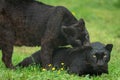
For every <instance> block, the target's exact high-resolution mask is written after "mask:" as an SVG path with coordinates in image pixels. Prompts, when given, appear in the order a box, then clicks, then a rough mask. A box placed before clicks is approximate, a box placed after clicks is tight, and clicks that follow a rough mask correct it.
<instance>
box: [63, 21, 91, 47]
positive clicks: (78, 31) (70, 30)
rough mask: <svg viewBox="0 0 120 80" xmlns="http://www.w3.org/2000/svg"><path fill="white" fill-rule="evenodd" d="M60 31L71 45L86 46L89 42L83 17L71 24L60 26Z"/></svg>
mask: <svg viewBox="0 0 120 80" xmlns="http://www.w3.org/2000/svg"><path fill="white" fill-rule="evenodd" d="M62 32H63V35H64V36H65V37H66V39H67V42H68V43H69V44H71V45H72V46H73V47H78V46H88V45H89V43H90V39H89V33H88V31H87V29H86V27H85V22H84V20H83V19H80V20H79V21H78V22H77V23H75V24H73V25H70V26H62Z"/></svg>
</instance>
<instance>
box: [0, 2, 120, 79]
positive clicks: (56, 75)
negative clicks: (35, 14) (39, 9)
mask: <svg viewBox="0 0 120 80" xmlns="http://www.w3.org/2000/svg"><path fill="white" fill-rule="evenodd" d="M39 1H42V2H44V3H46V4H51V5H54V6H57V5H61V6H65V7H67V8H68V9H69V10H70V11H71V12H72V13H73V14H74V15H75V16H76V18H77V19H80V18H84V19H85V22H86V27H87V29H88V31H89V33H90V38H91V42H94V41H100V42H103V43H105V44H107V43H113V45H114V48H113V51H112V53H111V61H110V63H109V74H103V75H102V76H97V77H94V76H93V77H91V78H89V75H86V76H82V77H79V76H77V75H74V74H72V75H69V74H67V72H66V71H60V70H59V71H56V70H55V71H43V70H42V69H40V68H39V67H37V66H29V67H27V68H23V69H21V68H18V69H17V70H9V69H6V68H5V66H4V64H3V63H2V61H0V80H120V68H119V67H120V64H119V61H120V54H119V53H120V48H119V46H120V31H119V30H120V22H119V21H120V9H119V8H120V7H119V6H120V0H39ZM37 50H39V47H34V48H31V47H15V49H14V54H13V63H14V65H15V64H17V63H18V62H19V61H21V60H22V59H23V58H25V57H26V56H29V55H30V54H32V53H33V52H35V51H37ZM0 53H1V52H0ZM0 56H2V55H1V54H0ZM0 58H1V57H0Z"/></svg>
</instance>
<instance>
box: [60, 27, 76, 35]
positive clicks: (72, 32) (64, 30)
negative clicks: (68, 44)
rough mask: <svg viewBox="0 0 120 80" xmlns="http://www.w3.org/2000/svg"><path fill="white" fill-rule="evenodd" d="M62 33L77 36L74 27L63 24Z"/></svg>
mask: <svg viewBox="0 0 120 80" xmlns="http://www.w3.org/2000/svg"><path fill="white" fill-rule="evenodd" d="M62 33H63V35H64V36H67V37H69V36H71V37H73V36H75V33H76V32H75V29H73V28H72V27H67V26H62Z"/></svg>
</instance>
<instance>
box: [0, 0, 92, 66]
mask: <svg viewBox="0 0 120 80" xmlns="http://www.w3.org/2000/svg"><path fill="white" fill-rule="evenodd" d="M89 42H90V40H89V34H88V31H87V29H86V28H85V22H84V20H83V19H80V20H77V19H76V18H75V17H74V16H73V15H72V14H71V12H70V11H69V10H68V9H66V8H65V7H63V6H51V5H47V4H44V3H42V2H38V1H35V0H0V49H1V50H2V61H3V62H4V63H5V65H6V67H7V68H14V66H13V65H12V53H13V48H14V45H16V46H22V45H24V46H41V47H42V50H41V53H42V54H40V56H39V57H41V61H42V66H43V67H45V68H48V66H47V65H48V64H50V63H52V53H53V50H54V48H56V47H58V46H64V45H68V44H69V45H72V46H73V47H81V46H83V45H89Z"/></svg>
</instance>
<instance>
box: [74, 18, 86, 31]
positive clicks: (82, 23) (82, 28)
mask: <svg viewBox="0 0 120 80" xmlns="http://www.w3.org/2000/svg"><path fill="white" fill-rule="evenodd" d="M76 27H80V29H81V30H84V29H85V21H84V19H82V18H81V19H80V20H79V21H78V23H77V24H76Z"/></svg>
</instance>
